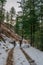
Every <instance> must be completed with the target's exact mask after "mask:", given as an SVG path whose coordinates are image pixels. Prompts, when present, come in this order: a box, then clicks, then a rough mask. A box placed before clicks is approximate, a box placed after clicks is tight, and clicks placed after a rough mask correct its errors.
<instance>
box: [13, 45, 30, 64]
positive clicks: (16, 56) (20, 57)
mask: <svg viewBox="0 0 43 65" xmlns="http://www.w3.org/2000/svg"><path fill="white" fill-rule="evenodd" d="M13 60H14V62H13V65H30V64H29V62H28V61H27V59H26V58H25V56H24V54H23V53H22V51H21V50H20V47H19V44H17V46H16V47H15V49H14V53H13Z"/></svg>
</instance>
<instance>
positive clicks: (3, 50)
mask: <svg viewBox="0 0 43 65" xmlns="http://www.w3.org/2000/svg"><path fill="white" fill-rule="evenodd" d="M6 38H7V39H6ZM5 39H6V43H4V42H3V41H0V65H5V64H6V60H7V57H8V52H9V51H10V50H11V48H13V45H12V44H10V43H9V41H8V39H10V38H8V37H6V36H5Z"/></svg>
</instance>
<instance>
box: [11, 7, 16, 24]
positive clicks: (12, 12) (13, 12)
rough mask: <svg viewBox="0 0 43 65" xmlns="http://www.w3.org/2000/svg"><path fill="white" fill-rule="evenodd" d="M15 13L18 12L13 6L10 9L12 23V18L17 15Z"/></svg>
mask: <svg viewBox="0 0 43 65" xmlns="http://www.w3.org/2000/svg"><path fill="white" fill-rule="evenodd" d="M15 14H16V11H15V8H14V7H11V10H10V23H11V24H12V20H13V17H14V16H15Z"/></svg>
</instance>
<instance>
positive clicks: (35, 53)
mask: <svg viewBox="0 0 43 65" xmlns="http://www.w3.org/2000/svg"><path fill="white" fill-rule="evenodd" d="M23 49H24V51H25V52H26V53H27V54H28V55H29V56H30V57H31V58H32V59H33V60H35V62H36V64H37V65H43V52H42V51H39V50H38V49H36V48H33V47H29V48H23Z"/></svg>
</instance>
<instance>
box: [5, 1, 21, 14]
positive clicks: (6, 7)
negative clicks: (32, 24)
mask: <svg viewBox="0 0 43 65" xmlns="http://www.w3.org/2000/svg"><path fill="white" fill-rule="evenodd" d="M17 1H20V0H7V2H6V4H5V6H4V8H5V10H6V11H10V9H11V7H12V6H13V7H14V8H15V10H16V13H17V12H18V11H21V8H19V5H20V4H18V3H17Z"/></svg>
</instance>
